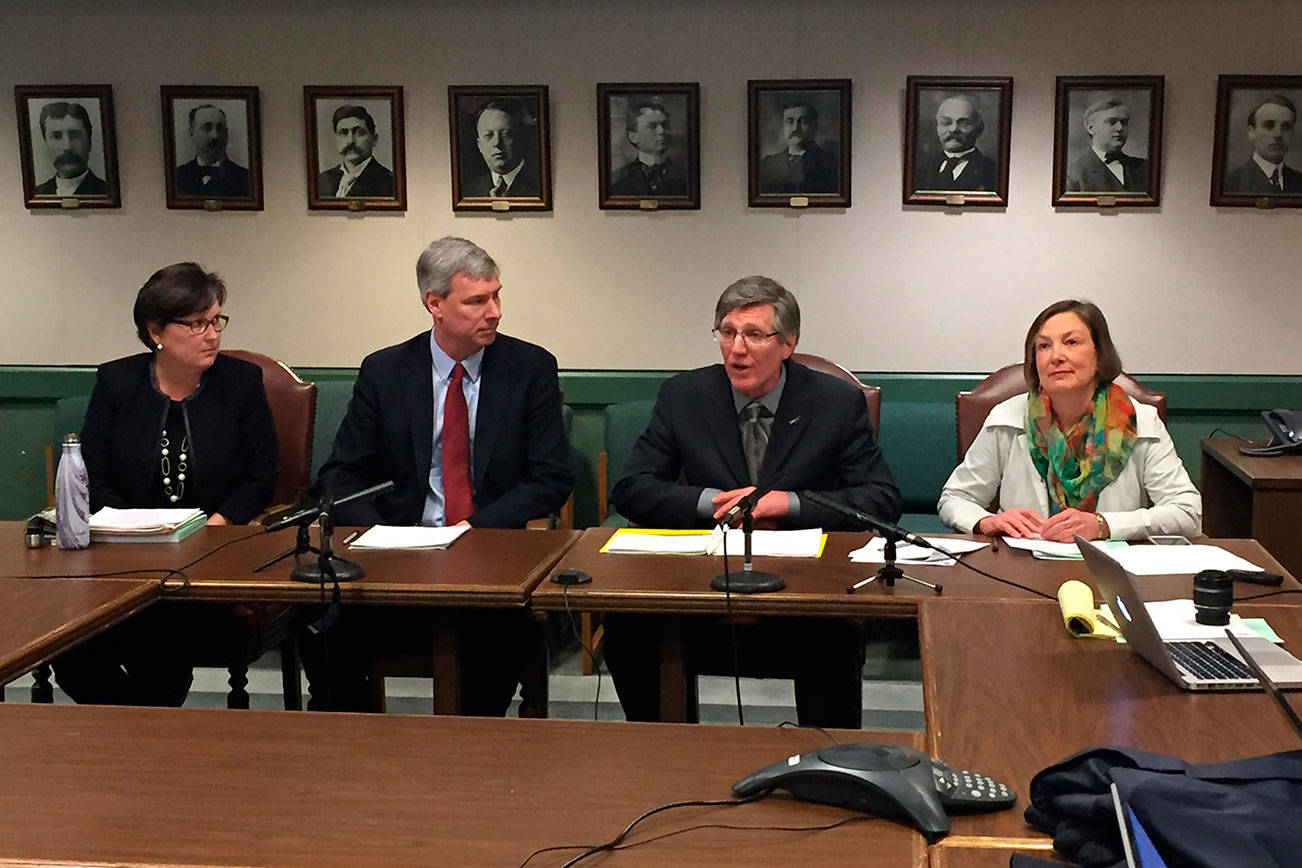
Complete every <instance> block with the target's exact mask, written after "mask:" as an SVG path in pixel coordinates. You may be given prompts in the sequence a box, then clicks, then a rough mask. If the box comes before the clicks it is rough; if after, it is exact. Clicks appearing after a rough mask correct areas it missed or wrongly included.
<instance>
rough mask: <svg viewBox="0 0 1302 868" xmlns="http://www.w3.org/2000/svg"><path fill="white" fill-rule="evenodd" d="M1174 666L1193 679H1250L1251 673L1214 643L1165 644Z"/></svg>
mask: <svg viewBox="0 0 1302 868" xmlns="http://www.w3.org/2000/svg"><path fill="white" fill-rule="evenodd" d="M1166 647H1167V649H1168V650H1169V651H1170V652H1171V656H1172V657H1173V658H1174V659H1175V662H1176V665H1177V666H1179V667H1180V668H1181V669H1183V670H1184V671H1185V672H1187V673H1188V674H1189V675H1192V676H1193V677H1194V678H1204V679H1213V680H1221V679H1225V678H1247V679H1251V678H1252V671H1251V670H1250V669H1248V667H1247V666H1245V665H1243V664H1242V663H1240V662H1239V661H1238V660H1237V659H1236V658H1235V657H1234V656H1233V655H1231V654H1230V653H1229V652H1228V651H1226V650H1225V649H1224V648H1221V647H1220V646H1219V645H1217V644H1216V643H1215V642H1167V643H1166Z"/></svg>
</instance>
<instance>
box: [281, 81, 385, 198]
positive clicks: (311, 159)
mask: <svg viewBox="0 0 1302 868" xmlns="http://www.w3.org/2000/svg"><path fill="white" fill-rule="evenodd" d="M303 111H304V124H305V128H304V136H305V140H306V142H307V207H308V208H312V209H317V210H345V211H360V210H363V209H366V210H387V211H405V210H407V174H406V158H405V156H404V151H403V147H404V144H403V142H404V133H403V124H402V88H401V87H398V86H391V87H380V86H371V87H362V86H356V87H325V86H321V85H306V86H304V88H303Z"/></svg>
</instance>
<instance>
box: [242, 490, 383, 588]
mask: <svg viewBox="0 0 1302 868" xmlns="http://www.w3.org/2000/svg"><path fill="white" fill-rule="evenodd" d="M392 488H393V482H392V481H388V482H381V483H380V484H379V485H372V486H371V487H370V488H363V489H362V490H361V491H356V492H353V493H352V494H348V495H345V496H343V497H340V498H334V499H332V498H329V497H323V498H321V500H320V501H318V502H316V503H312V504H309V505H307V506H305V507H303V508H302V509H299V510H298V511H296V512H291V513H290V514H288V515H282V516H281V517H280V518H278V519H276V520H275V521H273V522H271V523H270V524H268V525H267V526H266V530H267V533H274V532H276V531H278V530H283V529H284V528H287V527H291V526H293V525H297V526H298V535H297V538H296V540H295V545H294V547H293V548H291V549H288V550H286V551H284V552H281V553H280V554H278V555H276V556H275V557H274V558H272V559H271V560H269V561H267V562H266V563H265V564H262V565H260V566H258V567H256V568H255V569H254V572H257V571H258V570H264V569H266V568H267V567H269V566H271V565H272V564H274V563H278V562H279V561H282V560H284V559H285V558H287V557H291V556H293V557H294V559H295V561H296V562H297V561H298V559H299V556H301V555H305V554H309V553H310V554H315V555H316V556H317V559H316V563H314V564H312V563H308V564H303V563H300V564H299V565H298V566H296V567H294V570H293V572H291V573H290V578H292V579H294V580H295V581H300V582H314V583H321V582H325V581H331V582H339V581H351V580H353V579H360V578H361V577H362V576H364V575H365V574H366V573H365V571H364V570H363V569H362V568H361V566H360V565H358V564H355V563H353V562H352V561H350V560H347V559H345V558H341V557H339V556H338V555H336V554H335V553H334V551H333V550H332V549H331V545H330V543H331V539H332V536H333V534H334V509H335V507H337V506H343V505H344V504H346V503H352V502H353V501H354V500H362V499H366V498H371V497H376V496H378V495H380V494H383V493H385V492H386V491H390V490H392ZM313 522H317V523H318V524H319V526H320V545H319V546H313V545H312V544H311V538H310V536H309V533H308V528H309V527H311V525H312V523H313Z"/></svg>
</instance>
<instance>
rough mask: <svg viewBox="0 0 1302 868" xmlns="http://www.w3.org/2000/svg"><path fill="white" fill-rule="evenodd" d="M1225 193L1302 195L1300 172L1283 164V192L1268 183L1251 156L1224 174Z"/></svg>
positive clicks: (1301, 174)
mask: <svg viewBox="0 0 1302 868" xmlns="http://www.w3.org/2000/svg"><path fill="white" fill-rule="evenodd" d="M1224 190H1225V192H1226V193H1243V194H1247V195H1250V196H1302V172H1299V171H1298V170H1297V169H1294V168H1293V167H1292V166H1290V165H1288V164H1287V163H1286V164H1285V165H1284V192H1283V193H1281V192H1280V191H1279V190H1276V189H1275V188H1274V187H1272V186H1271V184H1270V179H1269V178H1267V177H1266V173H1265V172H1263V171H1261V167H1260V166H1258V165H1257V163H1256V161H1255V160H1253V159H1252V158H1251V157H1249V158H1248V162H1246V163H1244V164H1243V165H1242V166H1239V167H1238V168H1237V169H1235V170H1234V171H1232V172H1230V173H1229V174H1227V175H1226V176H1225V182H1224Z"/></svg>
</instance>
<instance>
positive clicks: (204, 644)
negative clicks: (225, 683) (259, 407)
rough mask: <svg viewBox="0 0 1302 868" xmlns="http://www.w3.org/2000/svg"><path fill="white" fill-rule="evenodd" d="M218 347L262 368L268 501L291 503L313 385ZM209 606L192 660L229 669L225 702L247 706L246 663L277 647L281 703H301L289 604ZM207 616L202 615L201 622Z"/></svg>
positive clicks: (308, 436) (298, 487)
mask: <svg viewBox="0 0 1302 868" xmlns="http://www.w3.org/2000/svg"><path fill="white" fill-rule="evenodd" d="M222 353H223V354H224V355H227V356H231V357H232V358H236V359H242V360H243V361H246V362H251V363H253V364H255V365H257V366H258V367H259V368H261V369H262V385H263V388H264V389H265V390H266V392H267V403H268V404H270V405H271V418H272V421H273V422H274V424H275V426H276V439H277V441H278V445H279V449H280V472H279V473H278V474H277V476H276V489H275V493H274V494H273V495H272V502H273V503H274V504H289V503H293V502H295V501H296V500H298V499H299V498H300V497H302V496H303V495H304V494H306V493H307V489H308V485H309V484H310V483H311V473H312V427H313V424H314V422H315V418H316V386H315V385H314V384H312V383H309V382H306V381H305V380H303V379H302V378H300V377H299V376H298V375H297V374H295V373H294V372H293V371H292V370H291V369H290V368H289V366H288V365H286V364H285V363H284V362H281V361H278V360H276V359H273V358H272V357H271V356H268V355H264V354H262V353H256V352H253V351H251V350H223V351H222ZM209 610H210V614H211V616H212V618H211V620H212V621H213V625H212V628H211V629H208V630H204V631H203V633H204V634H205V635H202V636H201V637H200V642H199V643H198V645H199V648H198V649H197V652H196V659H195V665H197V666H211V667H217V668H222V669H226V670H227V671H228V672H229V673H230V680H229V685H230V692H229V693H228V694H227V696H226V706H227V707H228V708H248V707H249V694H248V692H247V691H246V690H245V688H246V687H247V686H248V671H249V665H250V664H252V663H253V662H255V661H257V660H258V659H259V658H260V657H262V655H263V654H265V653H266V652H267V651H269V650H271V649H272V648H276V647H279V648H280V669H281V683H282V689H283V690H284V695H285V708H286V709H290V710H297V709H300V708H302V707H303V697H302V688H301V686H300V682H299V674H298V673H299V659H298V646H297V644H296V643H295V641H294V631H293V620H294V607H293V606H289V605H285V604H283V603H235V604H234V605H231V606H229V607H224V608H223V607H211V606H209ZM201 611H202V610H201ZM208 620H209V619H207V618H205V619H204V621H205V623H206V622H207V621H208Z"/></svg>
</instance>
